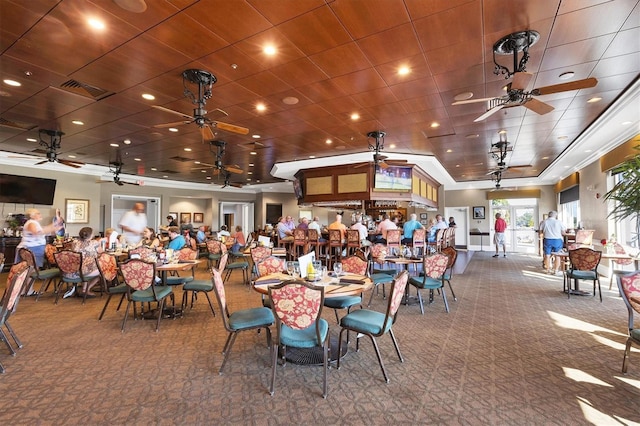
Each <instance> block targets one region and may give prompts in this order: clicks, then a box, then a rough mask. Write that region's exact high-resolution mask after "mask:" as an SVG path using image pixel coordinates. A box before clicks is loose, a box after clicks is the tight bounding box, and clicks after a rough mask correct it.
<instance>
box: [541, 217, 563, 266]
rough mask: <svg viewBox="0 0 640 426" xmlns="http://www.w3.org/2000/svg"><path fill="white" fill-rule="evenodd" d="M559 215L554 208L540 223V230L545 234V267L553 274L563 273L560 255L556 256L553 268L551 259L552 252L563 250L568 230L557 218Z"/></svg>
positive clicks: (543, 244) (543, 245)
mask: <svg viewBox="0 0 640 426" xmlns="http://www.w3.org/2000/svg"><path fill="white" fill-rule="evenodd" d="M557 216H558V213H557V212H555V211H553V210H552V211H550V212H549V217H547V219H545V220H544V221H542V223H541V224H540V232H541V233H542V235H543V239H542V250H543V252H544V267H545V269H547V273H549V274H552V275H562V272H560V256H556V257H555V261H554V264H553V269H551V267H550V266H549V259H550V258H551V253H553V252H558V251H560V250H562V247H563V246H564V234H565V233H566V231H567V228H566V226H564V223H562V222H561V221H559V220H558V219H557Z"/></svg>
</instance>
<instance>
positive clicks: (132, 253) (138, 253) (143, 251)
mask: <svg viewBox="0 0 640 426" xmlns="http://www.w3.org/2000/svg"><path fill="white" fill-rule="evenodd" d="M154 254H155V252H154V251H153V250H152V249H150V248H149V247H144V246H140V247H136V248H132V249H131V250H129V259H142V260H146V261H150V259H151V258H152V255H154Z"/></svg>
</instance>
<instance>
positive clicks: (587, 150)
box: [584, 149, 593, 152]
mask: <svg viewBox="0 0 640 426" xmlns="http://www.w3.org/2000/svg"><path fill="white" fill-rule="evenodd" d="M584 152H593V150H592V149H585V150H584Z"/></svg>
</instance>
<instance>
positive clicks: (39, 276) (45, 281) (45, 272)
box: [18, 247, 60, 301]
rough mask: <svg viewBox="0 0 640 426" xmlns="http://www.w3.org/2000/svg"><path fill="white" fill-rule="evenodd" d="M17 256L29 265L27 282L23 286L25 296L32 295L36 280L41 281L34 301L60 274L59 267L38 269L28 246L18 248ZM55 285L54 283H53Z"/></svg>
mask: <svg viewBox="0 0 640 426" xmlns="http://www.w3.org/2000/svg"><path fill="white" fill-rule="evenodd" d="M18 256H19V257H20V259H22V260H24V261H25V262H27V264H28V265H29V266H30V267H31V271H32V272H31V274H30V275H29V282H28V284H27V286H26V287H25V294H26V295H27V296H30V295H32V294H33V293H32V292H33V286H34V285H35V283H36V281H38V280H39V281H42V284H40V290H38V292H37V293H36V301H38V299H39V298H40V295H41V294H42V293H44V292H46V291H47V289H48V288H49V285H50V284H51V283H52V282H53V281H54V280H55V279H56V278H58V277H59V276H60V269H58V268H47V269H39V268H38V267H37V266H36V258H35V256H34V255H33V253H32V252H31V250H29V249H28V248H25V247H22V248H20V249H19V250H18ZM54 287H55V284H54Z"/></svg>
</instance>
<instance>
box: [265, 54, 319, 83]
mask: <svg viewBox="0 0 640 426" xmlns="http://www.w3.org/2000/svg"><path fill="white" fill-rule="evenodd" d="M273 72H274V73H276V74H277V75H279V76H280V78H281V79H282V80H284V81H286V82H287V84H289V85H291V86H293V87H300V86H304V85H307V84H311V83H315V82H317V81H321V80H325V79H326V78H327V75H326V74H325V73H324V72H322V70H321V69H320V68H318V67H317V66H316V65H315V64H314V63H313V62H311V61H310V60H309V59H307V58H301V59H297V60H295V61H291V62H287V63H286V64H283V65H279V66H277V67H274V68H273Z"/></svg>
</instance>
